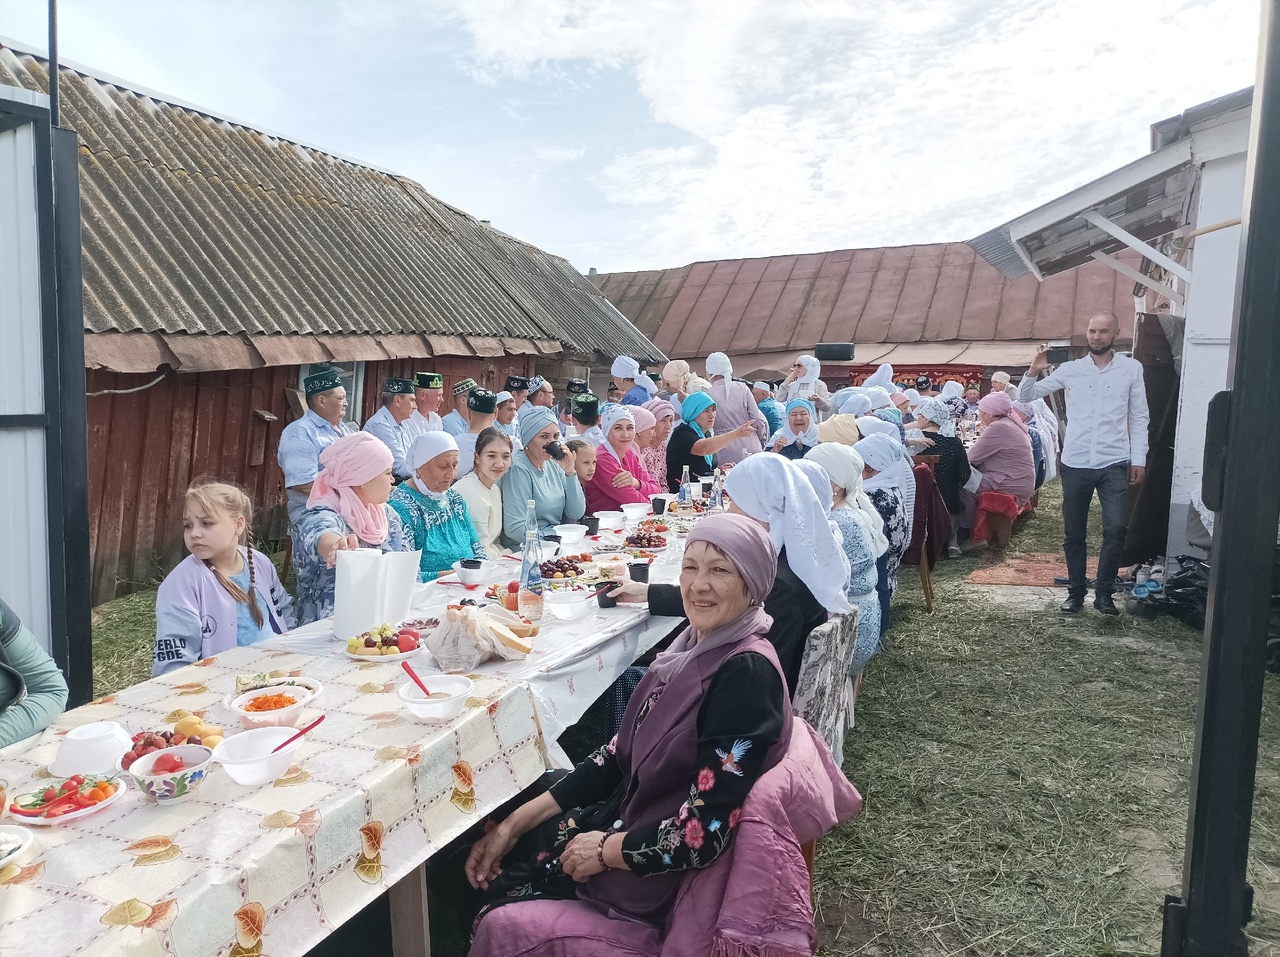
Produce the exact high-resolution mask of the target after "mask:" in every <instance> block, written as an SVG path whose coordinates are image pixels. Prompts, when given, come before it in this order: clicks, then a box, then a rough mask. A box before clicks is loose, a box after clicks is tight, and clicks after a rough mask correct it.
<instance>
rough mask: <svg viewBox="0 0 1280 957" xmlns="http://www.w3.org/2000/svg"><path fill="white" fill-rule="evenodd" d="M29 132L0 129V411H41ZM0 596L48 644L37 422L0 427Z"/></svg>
mask: <svg viewBox="0 0 1280 957" xmlns="http://www.w3.org/2000/svg"><path fill="white" fill-rule="evenodd" d="M33 157H34V137H33V135H32V128H31V127H30V126H21V127H19V128H17V129H15V130H10V131H8V132H5V133H0V414H5V415H31V414H39V413H41V412H43V411H44V382H43V378H42V372H41V370H42V368H43V364H42V360H41V356H42V350H41V335H40V287H39V269H38V248H37V234H36V199H35V197H36V188H35V169H34V162H33ZM0 489H3V490H4V495H2V496H0V537H2V538H3V539H4V542H5V547H4V548H3V549H0V597H3V598H4V600H5V601H6V602H7V603H8V604H9V605H10V607H12V608H13V610H14V611H16V612H17V613H18V615H19V616H20V617H21V618H22V620H23V622H24V623H25V624H27V625H28V626H29V627H30V628H31V630H32V631H33V632H34V633H35V635H36V637H37V638H39V639H40V641H41V642H42V643H43V644H44V646H45V649H46V650H48V649H49V550H48V531H47V529H48V526H47V524H46V521H47V519H46V515H47V510H46V502H45V452H44V434H43V431H42V430H41V429H21V430H13V429H7V430H0Z"/></svg>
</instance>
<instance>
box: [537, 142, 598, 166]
mask: <svg viewBox="0 0 1280 957" xmlns="http://www.w3.org/2000/svg"><path fill="white" fill-rule="evenodd" d="M586 152H587V148H586V147H585V146H536V147H534V150H533V156H534V159H540V160H542V161H543V162H544V163H573V162H575V161H577V160H580V159H582V157H583V156H585V155H586Z"/></svg>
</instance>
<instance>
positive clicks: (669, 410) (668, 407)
mask: <svg viewBox="0 0 1280 957" xmlns="http://www.w3.org/2000/svg"><path fill="white" fill-rule="evenodd" d="M644 408H646V409H648V410H649V411H650V412H652V413H653V420H654V422H655V423H656V422H657V421H658V420H659V419H665V418H666V417H667V416H671V418H673V419H674V418H675V417H676V407H675V406H674V405H672V404H671V403H670V402H668V401H667V400H666V399H650V400H649V401H648V402H646V403H645V404H644Z"/></svg>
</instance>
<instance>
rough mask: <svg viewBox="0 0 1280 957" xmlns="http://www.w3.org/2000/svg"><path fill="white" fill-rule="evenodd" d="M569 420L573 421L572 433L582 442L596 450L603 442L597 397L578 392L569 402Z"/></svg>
mask: <svg viewBox="0 0 1280 957" xmlns="http://www.w3.org/2000/svg"><path fill="white" fill-rule="evenodd" d="M569 418H570V419H572V420H573V429H574V431H575V432H577V434H578V437H579V438H581V439H582V440H583V441H586V442H590V443H591V444H592V445H594V446H596V447H597V448H598V447H599V446H600V443H601V442H603V441H604V432H603V431H601V429H600V398H599V396H595V395H592V394H591V393H590V392H579V393H578V394H577V395H575V396H574V397H573V399H571V400H570V402H569ZM570 438H573V436H570Z"/></svg>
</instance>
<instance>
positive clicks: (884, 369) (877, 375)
mask: <svg viewBox="0 0 1280 957" xmlns="http://www.w3.org/2000/svg"><path fill="white" fill-rule="evenodd" d="M862 387H863V388H864V389H872V388H881V389H884V390H885V395H888V394H889V390H890V389H892V388H893V366H891V365H889V363H887V362H885V363H883V364H881V366H880V368H878V369H876V371H875V372H873V373H871V375H869V376H867V381H866V382H864V383H862Z"/></svg>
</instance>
